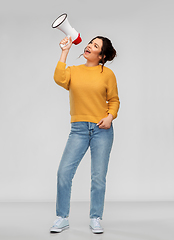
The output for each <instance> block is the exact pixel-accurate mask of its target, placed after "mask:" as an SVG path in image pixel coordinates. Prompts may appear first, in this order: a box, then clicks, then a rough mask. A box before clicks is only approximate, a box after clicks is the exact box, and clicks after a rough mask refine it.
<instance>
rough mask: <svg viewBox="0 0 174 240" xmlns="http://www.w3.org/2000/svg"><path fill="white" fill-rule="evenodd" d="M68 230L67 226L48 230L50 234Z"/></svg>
mask: <svg viewBox="0 0 174 240" xmlns="http://www.w3.org/2000/svg"><path fill="white" fill-rule="evenodd" d="M68 228H69V226H66V227H64V228H53V229H50V233H60V232H62V231H64V230H66V229H68Z"/></svg>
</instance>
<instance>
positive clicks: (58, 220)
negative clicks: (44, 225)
mask: <svg viewBox="0 0 174 240" xmlns="http://www.w3.org/2000/svg"><path fill="white" fill-rule="evenodd" d="M62 221H63V218H61V217H59V218H58V219H56V220H55V222H54V225H53V227H55V226H56V225H58V224H60V223H61V222H62Z"/></svg>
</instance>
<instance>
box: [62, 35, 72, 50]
mask: <svg viewBox="0 0 174 240" xmlns="http://www.w3.org/2000/svg"><path fill="white" fill-rule="evenodd" d="M67 37H68V42H67V43H66V44H60V46H61V48H63V47H65V46H67V45H68V44H69V43H70V40H69V38H70V36H69V35H68V36H67Z"/></svg>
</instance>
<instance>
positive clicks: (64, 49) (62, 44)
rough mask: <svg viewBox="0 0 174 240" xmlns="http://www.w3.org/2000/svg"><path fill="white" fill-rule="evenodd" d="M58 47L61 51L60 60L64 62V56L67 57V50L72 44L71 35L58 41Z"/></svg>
mask: <svg viewBox="0 0 174 240" xmlns="http://www.w3.org/2000/svg"><path fill="white" fill-rule="evenodd" d="M59 45H60V47H61V49H62V53H61V56H60V60H59V61H60V62H64V63H66V58H67V55H68V53H69V50H70V48H71V46H72V39H71V37H69V38H68V37H66V38H64V39H62V41H61V42H60V44H59Z"/></svg>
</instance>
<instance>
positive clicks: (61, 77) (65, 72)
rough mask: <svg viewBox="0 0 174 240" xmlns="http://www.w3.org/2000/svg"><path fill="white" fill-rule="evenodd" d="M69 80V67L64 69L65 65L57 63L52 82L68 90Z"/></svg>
mask: <svg viewBox="0 0 174 240" xmlns="http://www.w3.org/2000/svg"><path fill="white" fill-rule="evenodd" d="M70 80H71V71H70V67H68V68H66V63H63V62H60V61H59V62H58V64H57V66H56V69H55V72H54V81H55V82H56V83H57V84H58V85H59V86H61V87H63V88H65V89H66V90H69V84H70Z"/></svg>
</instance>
